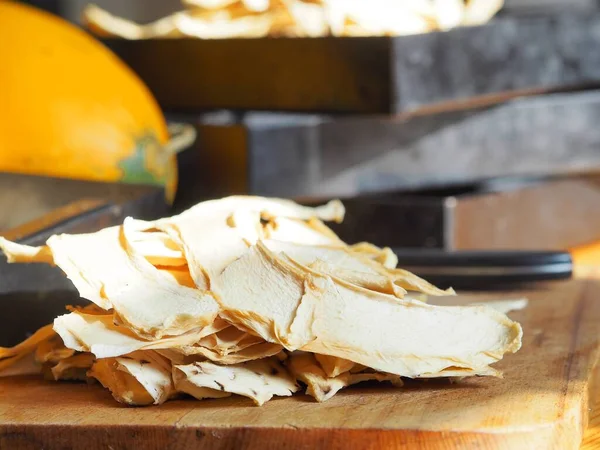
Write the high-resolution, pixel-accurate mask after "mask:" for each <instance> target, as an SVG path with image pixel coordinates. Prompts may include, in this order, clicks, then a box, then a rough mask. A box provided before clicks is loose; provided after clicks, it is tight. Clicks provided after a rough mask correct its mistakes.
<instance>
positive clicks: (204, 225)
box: [156, 210, 260, 291]
mask: <svg viewBox="0 0 600 450" xmlns="http://www.w3.org/2000/svg"><path fill="white" fill-rule="evenodd" d="M208 213H211V212H210V211H208V212H207V215H202V214H197V215H196V214H182V215H181V216H179V217H176V218H173V219H172V220H170V221H168V222H164V223H160V224H157V225H156V226H157V227H160V228H161V229H164V230H165V231H167V233H169V234H175V235H177V236H178V237H179V238H180V239H181V241H182V242H183V243H184V253H185V257H186V259H187V261H188V267H189V270H190V274H191V276H192V278H193V280H194V282H195V284H196V286H197V287H198V288H199V289H201V290H206V291H208V290H212V289H213V286H212V285H213V283H214V280H215V279H216V277H217V276H218V274H220V273H221V272H222V271H223V270H224V269H225V267H227V265H229V264H230V263H231V262H233V261H235V260H236V259H237V258H239V257H240V256H241V255H242V254H244V253H245V252H246V251H247V249H248V246H249V245H251V244H253V243H254V242H255V241H256V239H257V238H258V235H255V237H254V240H253V241H252V242H248V239H249V237H250V236H252V234H253V233H256V228H255V226H254V225H259V224H260V215H259V213H258V212H252V211H246V212H238V213H237V216H238V223H243V224H244V225H246V228H243V229H242V228H239V227H237V226H231V225H229V224H228V223H227V222H228V218H229V217H230V216H231V214H232V213H231V212H230V211H228V210H224V211H217V212H212V214H210V215H209V214H208ZM242 214H246V215H248V216H250V217H247V218H246V219H245V220H244V221H243V222H242V220H241V219H239V216H240V215H242ZM199 230H201V232H199Z"/></svg>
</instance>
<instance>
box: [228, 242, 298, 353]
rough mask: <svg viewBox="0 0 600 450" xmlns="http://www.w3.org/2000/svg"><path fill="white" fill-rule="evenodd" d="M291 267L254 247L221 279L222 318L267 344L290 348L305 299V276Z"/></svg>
mask: <svg viewBox="0 0 600 450" xmlns="http://www.w3.org/2000/svg"><path fill="white" fill-rule="evenodd" d="M289 267H290V264H289V263H287V262H286V261H284V260H283V259H282V258H278V257H276V255H275V254H273V253H272V252H270V251H268V250H266V248H264V246H263V245H262V244H260V245H255V246H253V247H252V248H251V249H250V250H249V251H248V252H247V253H246V254H245V255H244V256H242V257H241V258H239V259H238V260H236V261H235V262H234V263H232V264H230V265H229V266H228V267H227V268H226V269H225V270H224V271H223V273H221V275H220V276H219V282H218V290H217V291H216V294H217V295H218V298H219V303H220V305H221V313H220V314H221V316H222V317H224V318H225V319H226V320H228V321H229V322H231V323H233V324H234V325H236V326H238V327H242V328H244V329H250V330H252V331H253V333H254V334H257V335H258V336H260V337H262V338H263V339H264V340H265V341H268V342H274V343H280V344H283V345H286V344H287V342H286V337H287V336H288V334H289V330H290V327H291V326H292V322H293V321H294V318H295V316H296V310H297V309H298V307H299V306H300V302H301V301H302V297H303V295H304V278H303V274H302V273H300V272H299V271H295V272H294V271H293V270H290V269H289ZM304 343H305V342H303V343H302V344H304Z"/></svg>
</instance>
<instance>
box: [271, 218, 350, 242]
mask: <svg viewBox="0 0 600 450" xmlns="http://www.w3.org/2000/svg"><path fill="white" fill-rule="evenodd" d="M264 234H265V239H271V240H274V241H280V242H291V243H296V244H304V245H323V246H331V247H341V248H344V247H346V244H345V243H344V242H343V241H341V240H340V239H339V238H338V237H337V236H331V234H329V233H324V232H323V231H322V230H320V229H316V228H315V227H311V226H310V225H309V224H307V223H306V222H305V221H304V220H300V219H294V218H288V217H273V218H271V219H270V220H269V222H268V223H267V224H266V225H265V226H264Z"/></svg>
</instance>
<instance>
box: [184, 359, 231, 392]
mask: <svg viewBox="0 0 600 450" xmlns="http://www.w3.org/2000/svg"><path fill="white" fill-rule="evenodd" d="M173 384H174V386H175V390H176V391H177V392H182V393H184V394H188V395H191V396H192V397H194V398H195V399H197V400H203V399H205V398H224V397H230V396H231V392H223V391H221V390H219V389H211V388H208V387H199V386H196V385H195V384H193V383H192V382H191V381H190V380H188V377H187V374H186V373H185V372H184V371H182V370H181V369H179V368H178V367H177V366H175V367H173Z"/></svg>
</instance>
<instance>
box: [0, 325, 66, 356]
mask: <svg viewBox="0 0 600 450" xmlns="http://www.w3.org/2000/svg"><path fill="white" fill-rule="evenodd" d="M55 335H56V333H54V331H53V330H52V325H46V326H43V327H42V328H40V329H39V330H37V331H36V332H35V333H33V334H32V335H31V336H29V337H28V338H27V339H25V340H24V341H23V342H20V343H19V344H17V345H15V346H14V347H0V361H2V360H4V358H12V357H14V356H19V355H25V354H28V353H32V352H33V351H34V350H35V349H36V348H37V346H38V345H39V344H40V343H41V342H43V341H45V340H47V339H49V338H51V337H52V336H55Z"/></svg>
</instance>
